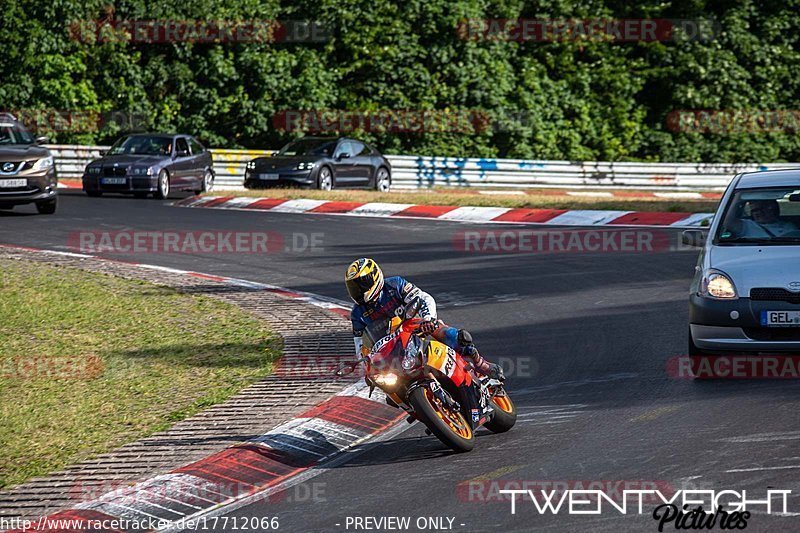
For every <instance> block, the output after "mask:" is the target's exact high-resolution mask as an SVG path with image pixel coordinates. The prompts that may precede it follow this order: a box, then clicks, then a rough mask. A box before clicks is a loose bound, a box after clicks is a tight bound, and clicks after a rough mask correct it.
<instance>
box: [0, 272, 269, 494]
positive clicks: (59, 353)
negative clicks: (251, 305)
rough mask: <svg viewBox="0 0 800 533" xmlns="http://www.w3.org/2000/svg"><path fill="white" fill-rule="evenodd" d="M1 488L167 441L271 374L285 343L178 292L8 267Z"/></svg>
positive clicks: (1, 353)
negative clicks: (163, 434) (187, 422)
mask: <svg viewBox="0 0 800 533" xmlns="http://www.w3.org/2000/svg"><path fill="white" fill-rule="evenodd" d="M0 317H2V335H0V420H2V421H3V423H2V424H0V449H1V450H2V454H1V455H0V487H6V486H9V485H14V484H17V483H21V482H23V481H25V480H27V479H29V478H31V477H33V476H38V475H43V474H47V473H48V472H51V471H53V470H56V469H59V468H62V467H65V466H67V465H69V464H71V463H74V462H76V461H80V460H83V459H87V458H90V457H92V456H94V455H97V454H99V453H102V452H105V451H109V450H112V449H114V448H116V447H118V446H120V445H122V444H125V443H127V442H130V441H133V440H136V439H138V438H141V437H144V436H146V435H149V434H152V433H155V432H157V431H161V430H164V429H166V428H168V427H169V426H171V425H172V424H173V423H175V422H176V421H178V420H181V419H183V418H186V417H188V416H190V415H192V414H194V413H196V412H198V411H200V410H202V409H204V408H206V407H208V406H210V405H213V404H215V403H219V402H222V401H224V400H225V399H227V398H228V397H230V396H231V395H233V394H234V393H236V392H237V391H239V390H240V389H242V388H243V387H245V386H246V385H248V384H249V383H251V382H253V381H255V380H257V379H258V378H261V377H263V376H265V375H267V374H268V373H269V372H270V371H271V364H272V362H273V361H274V360H276V359H277V357H278V356H279V355H280V352H281V340H280V337H279V336H278V335H277V334H275V333H273V332H271V331H269V330H268V329H266V328H265V327H264V326H263V325H262V323H261V322H260V321H259V320H257V319H256V318H254V317H252V316H250V315H248V314H247V313H245V312H244V311H242V310H240V309H238V308H236V307H235V306H232V305H229V304H226V303H224V302H219V301H217V300H215V299H213V298H209V297H206V296H195V295H188V294H182V293H179V292H177V291H175V290H174V289H170V288H167V287H163V286H158V285H153V284H149V283H144V282H137V281H131V280H125V279H121V278H116V277H113V276H107V275H103V274H95V273H89V272H85V271H81V270H77V269H71V268H64V267H57V268H56V267H54V266H51V265H47V264H42V263H30V262H28V263H26V262H21V261H14V260H0Z"/></svg>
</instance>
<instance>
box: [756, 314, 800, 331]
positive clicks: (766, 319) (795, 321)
mask: <svg viewBox="0 0 800 533" xmlns="http://www.w3.org/2000/svg"><path fill="white" fill-rule="evenodd" d="M761 325H762V326H766V327H768V328H792V327H794V328H798V327H800V311H761Z"/></svg>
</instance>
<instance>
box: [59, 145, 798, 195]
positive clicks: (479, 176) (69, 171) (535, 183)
mask: <svg viewBox="0 0 800 533" xmlns="http://www.w3.org/2000/svg"><path fill="white" fill-rule="evenodd" d="M48 148H50V150H51V151H52V152H53V154H54V156H55V159H56V170H57V171H58V174H59V177H60V178H61V179H64V180H78V179H80V177H81V176H82V175H83V169H84V168H85V167H86V165H87V164H88V163H89V161H91V160H92V159H95V158H98V157H100V151H101V150H107V149H108V147H107V146H74V145H51V146H48ZM210 151H211V154H212V156H213V157H214V171H215V173H216V176H217V177H216V186H217V188H221V189H241V188H242V182H243V181H244V169H245V164H246V163H247V161H249V160H250V159H253V158H255V157H259V156H266V155H269V154H271V153H273V151H271V150H225V149H218V148H213V149H211V150H210ZM386 157H387V158H388V159H389V161H390V162H391V164H392V186H393V188H394V189H419V188H428V187H433V186H437V187H439V186H443V187H477V188H483V187H486V188H499V189H503V188H507V189H531V188H548V187H551V188H554V187H557V188H563V189H589V188H629V189H651V190H672V191H679V190H719V189H723V188H724V187H725V186H726V185H728V183H729V182H730V180H731V178H733V176H734V175H736V174H737V173H739V172H752V171H756V170H771V169H777V168H800V163H772V164H766V165H753V164H707V163H696V164H695V163H606V162H599V161H584V162H573V161H531V160H522V159H472V158H454V157H415V156H404V155H389V156H386Z"/></svg>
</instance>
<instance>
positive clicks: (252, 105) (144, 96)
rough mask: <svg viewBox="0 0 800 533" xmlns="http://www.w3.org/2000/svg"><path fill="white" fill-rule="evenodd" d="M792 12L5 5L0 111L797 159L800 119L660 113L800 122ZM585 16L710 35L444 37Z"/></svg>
mask: <svg viewBox="0 0 800 533" xmlns="http://www.w3.org/2000/svg"><path fill="white" fill-rule="evenodd" d="M799 7H800V0H786V1H783V2H774V1H767V0H716V1H715V0H674V1H666V2H660V3H653V2H643V1H641V0H638V1H637V0H634V1H623V0H535V1H523V0H384V1H378V2H368V1H363V0H316V1H310V0H293V1H292V2H288V1H286V0H226V1H222V0H188V1H185V2H169V3H167V2H161V3H158V4H155V3H153V2H148V1H145V0H117V1H116V2H113V3H110V2H108V0H80V1H78V0H50V1H48V2H33V1H31V0H4V9H3V10H2V11H1V12H0V42H2V43H3V45H4V46H3V53H2V54H0V69H1V70H0V72H3V76H2V77H1V78H0V109H5V110H23V111H26V112H28V113H30V110H60V111H64V112H71V111H75V112H84V113H85V112H91V113H95V114H97V116H100V117H105V120H103V121H100V122H98V124H97V127H93V128H92V127H90V128H86V127H84V128H80V127H78V128H75V127H58V128H54V129H55V130H56V131H45V132H40V133H46V134H48V135H49V136H50V137H51V138H52V139H53V140H55V141H58V142H65V143H107V142H110V141H113V140H114V139H115V138H116V137H117V136H119V135H120V134H121V133H123V132H125V131H128V130H130V129H131V128H134V129H145V130H151V131H153V130H164V131H184V132H188V133H192V134H195V135H197V136H198V137H199V138H201V139H202V140H203V141H205V142H206V143H207V144H209V145H211V146H221V147H222V146H224V147H249V148H276V147H278V146H280V145H282V144H283V143H285V142H286V141H288V140H290V139H291V138H293V137H295V136H297V135H300V134H302V132H298V131H288V132H287V131H284V130H282V129H280V128H277V127H276V124H275V123H274V120H273V117H275V116H276V115H277V114H279V113H280V112H281V111H284V110H356V111H370V110H371V111H385V110H406V111H419V110H434V111H437V112H440V113H444V112H457V111H464V110H466V111H469V112H474V113H479V114H482V116H488V117H490V118H491V124H490V125H489V127H485V128H477V129H475V130H474V131H427V132H424V133H420V132H380V131H356V132H354V133H353V134H354V135H355V136H358V137H361V138H363V139H365V140H368V141H372V142H374V143H375V144H376V145H377V146H378V147H379V148H380V149H382V150H383V151H385V152H387V153H409V154H422V155H447V156H458V157H468V156H471V157H492V156H498V157H519V158H536V159H567V160H592V159H597V160H653V161H658V160H661V161H707V162H715V161H720V162H739V161H751V162H768V161H770V162H771V161H786V160H794V161H796V160H798V157H799V156H800V143H799V142H798V139H799V138H800V137H798V128H800V113H797V114H792V113H786V114H785V115H782V116H784V117H786V118H788V119H792V117H798V119H797V122H794V123H793V122H792V121H791V120H789V123H786V124H784V123H782V124H781V125H780V126H779V127H777V128H772V129H770V128H767V130H766V131H761V130H759V128H758V127H756V128H755V131H752V130H753V129H754V128H753V127H750V128H748V127H743V128H742V127H737V128H732V129H730V130H725V129H724V128H723V129H722V130H721V131H720V130H715V128H714V127H712V128H706V129H701V130H698V131H680V130H677V131H676V128H674V127H672V128H670V124H672V125H673V126H674V122H670V120H671V118H670V117H673V118H674V116H675V112H676V111H677V110H711V111H723V113H722V114H721V115H719V116H725V113H741V112H748V113H752V114H753V115H754V116H761V115H763V114H764V113H765V112H773V111H779V110H784V111H789V112H791V111H794V110H798V109H800V102H799V101H798V100H800V50H799V49H798V39H800V37H799V36H798V35H800V32H798V31H797V30H798V23H797V22H796V13H797V12H798V8H799ZM598 18H599V19H645V18H646V19H695V20H697V19H703V20H713V21H715V22H716V23H717V26H716V31H715V33H714V35H713V38H711V39H700V40H692V39H683V38H680V37H678V38H676V39H675V40H673V41H669V42H666V41H662V42H609V41H608V40H603V39H565V40H555V41H549V42H541V41H539V42H533V41H525V42H516V41H511V40H503V39H465V38H463V37H462V36H460V35H459V33H458V31H457V28H458V27H459V24H460V23H463V22H464V21H466V20H480V19H556V20H558V19H573V20H574V19H598ZM98 19H113V20H179V21H189V20H200V21H214V20H226V21H233V20H247V21H249V20H271V19H277V20H308V21H311V20H313V21H317V22H319V23H320V24H323V25H325V26H326V27H327V28H329V29H330V30H331V33H330V38H329V39H328V40H326V41H325V42H317V43H289V42H241V43H230V42H228V43H205V42H186V41H179V42H174V41H173V42H158V43H145V42H128V41H126V40H125V39H117V40H113V39H93V38H87V37H86V36H85V35H84V36H83V38H76V36H75V31H74V30H75V27H76V26H75V24H76V23H79V22H81V21H91V20H98ZM759 114H761V115H759ZM109 117H111V118H113V119H112V120H109ZM119 117H126V118H127V119H128V120H127V122H126V120H119ZM51 126H52V125H51ZM712 126H714V124H712ZM716 126H719V125H718V124H717V125H716ZM716 126H715V127H716ZM41 127H42V128H45V126H44V125H41ZM45 129H46V128H45ZM51 129H53V128H51Z"/></svg>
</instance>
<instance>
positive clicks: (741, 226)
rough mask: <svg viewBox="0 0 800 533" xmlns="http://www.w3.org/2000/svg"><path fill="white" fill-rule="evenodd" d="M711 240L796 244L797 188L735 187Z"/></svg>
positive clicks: (799, 222)
mask: <svg viewBox="0 0 800 533" xmlns="http://www.w3.org/2000/svg"><path fill="white" fill-rule="evenodd" d="M715 242H716V244H725V245H752V244H768V245H800V188H794V187H792V188H788V187H783V188H763V189H743V190H739V191H736V193H735V194H734V195H733V197H732V198H731V200H730V202H729V203H728V207H727V209H726V210H725V216H724V218H723V221H722V224H720V227H719V230H718V231H717V235H716V240H715Z"/></svg>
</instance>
